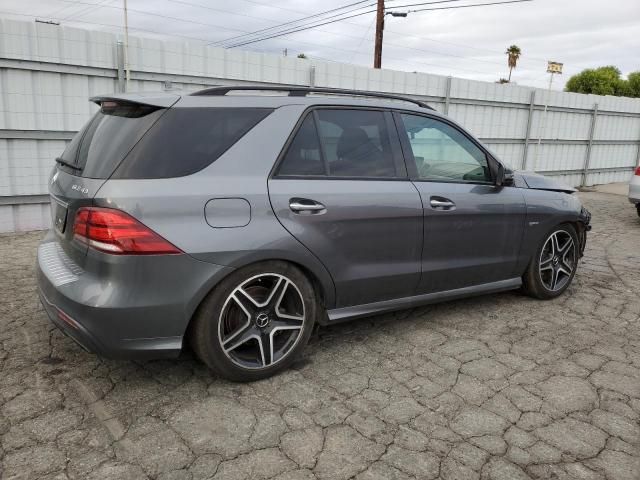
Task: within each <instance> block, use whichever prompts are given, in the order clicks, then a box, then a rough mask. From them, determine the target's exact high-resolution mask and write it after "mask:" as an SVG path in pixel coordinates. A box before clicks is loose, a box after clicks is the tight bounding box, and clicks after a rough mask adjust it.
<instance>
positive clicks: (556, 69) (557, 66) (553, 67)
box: [547, 61, 562, 74]
mask: <svg viewBox="0 0 640 480" xmlns="http://www.w3.org/2000/svg"><path fill="white" fill-rule="evenodd" d="M547 73H559V74H562V63H560V62H552V61H548V62H547Z"/></svg>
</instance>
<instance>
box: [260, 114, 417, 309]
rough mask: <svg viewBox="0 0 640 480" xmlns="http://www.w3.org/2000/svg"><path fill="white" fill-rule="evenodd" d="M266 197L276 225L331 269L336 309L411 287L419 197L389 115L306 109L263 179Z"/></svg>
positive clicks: (409, 292)
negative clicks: (266, 177) (267, 178)
mask: <svg viewBox="0 0 640 480" xmlns="http://www.w3.org/2000/svg"><path fill="white" fill-rule="evenodd" d="M269 196H270V199H271V204H272V207H273V210H274V212H275V214H276V216H277V218H278V220H279V221H280V222H281V223H282V225H283V226H284V227H285V228H286V229H287V230H288V231H289V232H290V233H291V234H292V235H293V236H294V237H295V238H296V239H298V240H299V241H300V242H301V243H302V244H303V245H305V246H306V247H307V248H308V250H309V252H310V254H313V255H315V256H316V257H318V259H320V261H321V262H322V263H323V264H324V265H325V266H326V268H327V269H328V271H329V272H330V273H331V276H332V277H333V280H334V283H335V287H336V305H335V307H346V306H353V305H361V304H366V303H372V302H377V301H381V300H388V299H392V298H397V297H406V296H410V295H412V294H413V293H414V292H415V289H416V287H417V285H418V282H419V279H420V257H421V251H422V231H423V230H422V222H423V218H422V217H423V214H422V202H421V200H420V195H419V194H418V192H417V190H416V188H415V187H414V186H413V184H412V183H411V182H410V181H409V179H408V177H407V173H406V168H405V166H404V162H403V159H402V153H401V149H400V144H399V140H398V138H397V135H396V132H395V125H394V122H393V118H392V116H391V113H390V112H388V111H383V110H374V109H360V108H355V107H354V108H344V107H343V108H338V107H331V108H316V109H313V110H311V111H309V112H307V113H306V115H304V116H303V119H302V121H301V122H300V123H299V126H298V128H297V131H296V132H295V133H294V135H293V136H292V138H291V139H290V141H289V144H288V146H287V147H286V149H285V151H284V152H283V155H282V157H281V159H280V161H279V163H278V165H277V166H276V169H275V170H274V174H273V175H272V176H271V178H270V179H269Z"/></svg>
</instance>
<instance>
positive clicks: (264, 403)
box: [0, 193, 640, 480]
mask: <svg viewBox="0 0 640 480" xmlns="http://www.w3.org/2000/svg"><path fill="white" fill-rule="evenodd" d="M580 196H581V197H582V199H583V201H584V202H585V204H586V206H587V208H589V209H590V210H591V212H592V213H593V231H592V232H591V234H590V236H589V243H588V247H587V251H586V256H585V258H584V259H583V260H582V261H581V264H580V267H579V270H578V274H577V276H576V279H575V281H574V283H573V285H572V286H571V288H570V289H569V290H568V291H567V293H566V294H565V295H564V296H563V297H561V298H560V299H557V300H554V301H549V302H542V301H538V300H533V299H530V298H527V297H525V296H523V295H521V294H520V293H518V292H511V293H504V294H499V295H491V296H485V297H478V298H473V299H468V300H463V301H456V302H451V303H446V304H440V305H435V306H429V307H425V308H420V309H414V310H407V311H402V312H397V313H395V314H389V315H383V316H377V317H371V318H367V319H364V320H361V321H357V322H354V323H348V324H343V325H338V326H334V327H330V328H325V329H322V330H320V331H319V333H318V334H316V335H314V337H313V338H312V340H311V343H310V345H309V347H308V349H307V351H306V355H305V356H304V358H302V359H301V360H300V361H299V362H298V363H297V364H296V365H295V366H294V368H293V369H291V370H290V371H288V372H285V373H283V374H281V375H279V376H277V377H275V378H272V379H269V380H265V381H260V382H256V383H252V384H233V383H229V382H227V381H224V380H222V379H219V378H216V377H215V376H213V375H212V374H211V373H210V372H209V371H208V370H207V369H206V368H205V367H204V366H203V365H202V364H201V363H199V362H198V361H196V360H194V358H193V356H192V355H191V354H189V353H187V354H185V355H183V356H182V357H181V358H180V359H177V360H175V361H154V362H115V361H106V360H102V359H100V358H98V357H96V356H95V355H92V354H88V353H86V352H84V351H83V350H81V349H80V348H79V347H78V346H76V345H75V344H74V343H73V342H72V341H71V340H70V339H68V338H67V337H65V336H64V335H62V334H61V333H60V332H59V331H58V330H56V329H55V327H53V326H52V325H51V324H50V323H49V321H48V320H47V318H46V315H45V313H44V311H43V310H42V308H41V307H40V305H39V302H38V299H37V295H36V286H35V278H34V262H35V252H36V245H37V243H38V241H39V239H40V238H41V236H42V233H29V234H21V235H5V236H0V266H1V270H0V272H1V273H0V292H1V294H0V307H1V308H0V371H1V375H0V477H1V478H3V479H35V478H45V479H59V480H62V479H67V478H69V479H89V480H91V479H100V480H106V479H144V478H151V479H158V480H160V479H162V480H168V479H173V480H183V479H184V480H200V479H209V478H213V479H249V478H256V479H271V478H274V479H278V480H285V479H314V478H315V479H320V480H325V479H332V480H333V479H350V478H355V479H358V480H364V479H375V478H385V479H386V478H389V479H407V478H419V479H435V478H443V479H460V480H472V479H509V480H514V479H525V478H543V479H607V480H614V479H615V480H626V479H628V480H638V479H639V478H640V424H639V419H640V219H639V218H638V217H637V215H636V212H635V209H634V208H633V207H632V206H631V205H630V204H629V203H628V202H627V200H626V198H624V197H621V196H615V195H609V194H600V193H582V194H580Z"/></svg>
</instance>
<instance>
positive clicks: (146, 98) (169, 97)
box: [89, 93, 180, 108]
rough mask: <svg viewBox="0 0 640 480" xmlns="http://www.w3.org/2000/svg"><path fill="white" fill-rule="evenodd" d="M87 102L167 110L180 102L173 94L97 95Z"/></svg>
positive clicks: (178, 96) (178, 97)
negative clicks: (129, 104) (133, 105)
mask: <svg viewBox="0 0 640 480" xmlns="http://www.w3.org/2000/svg"><path fill="white" fill-rule="evenodd" d="M89 100H91V101H92V102H93V103H97V104H98V105H100V104H102V102H106V101H113V102H127V103H136V104H139V105H149V106H151V107H159V108H169V107H171V106H173V105H174V104H175V103H176V102H177V101H178V100H180V95H176V94H174V93H114V94H110V95H98V96H95V97H91V98H90V99H89Z"/></svg>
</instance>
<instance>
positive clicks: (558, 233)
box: [522, 223, 579, 300]
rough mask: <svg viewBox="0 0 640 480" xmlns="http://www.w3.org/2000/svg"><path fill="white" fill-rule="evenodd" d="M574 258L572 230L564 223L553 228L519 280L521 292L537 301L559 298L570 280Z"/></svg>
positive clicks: (576, 245)
mask: <svg viewBox="0 0 640 480" xmlns="http://www.w3.org/2000/svg"><path fill="white" fill-rule="evenodd" d="M554 239H555V240H554ZM552 249H553V251H552ZM578 258H579V243H578V234H577V232H576V229H575V228H574V227H573V226H572V225H570V224H568V223H565V224H562V225H558V226H556V227H554V228H553V229H551V230H550V231H549V233H547V235H545V236H544V239H543V240H542V242H541V244H540V246H539V247H538V248H537V249H536V253H535V254H534V256H533V258H532V259H531V262H530V263H529V266H528V267H527V271H526V272H525V274H524V276H523V277H522V280H523V290H524V292H525V293H526V294H527V295H530V296H532V297H535V298H539V299H541V300H550V299H552V298H557V297H559V296H560V295H562V294H563V293H564V291H565V290H566V289H567V288H569V285H571V282H572V281H573V277H574V276H575V274H576V269H577V266H578Z"/></svg>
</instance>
